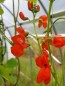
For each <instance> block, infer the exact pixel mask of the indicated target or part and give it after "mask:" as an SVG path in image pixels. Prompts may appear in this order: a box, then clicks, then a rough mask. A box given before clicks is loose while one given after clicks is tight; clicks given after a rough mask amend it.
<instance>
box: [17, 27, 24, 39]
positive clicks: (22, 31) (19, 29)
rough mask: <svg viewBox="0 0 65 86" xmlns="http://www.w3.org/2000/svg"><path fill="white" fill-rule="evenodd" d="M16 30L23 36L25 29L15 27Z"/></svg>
mask: <svg viewBox="0 0 65 86" xmlns="http://www.w3.org/2000/svg"><path fill="white" fill-rule="evenodd" d="M16 31H17V32H18V33H19V34H20V35H21V36H22V37H23V38H25V31H24V29H23V28H22V27H17V28H16Z"/></svg>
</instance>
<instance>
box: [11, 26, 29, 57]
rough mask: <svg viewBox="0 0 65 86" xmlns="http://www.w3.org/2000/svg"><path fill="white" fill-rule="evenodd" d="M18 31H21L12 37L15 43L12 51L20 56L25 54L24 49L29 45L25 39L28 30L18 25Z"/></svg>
mask: <svg viewBox="0 0 65 86" xmlns="http://www.w3.org/2000/svg"><path fill="white" fill-rule="evenodd" d="M16 31H17V32H18V33H19V34H18V35H15V36H13V37H11V39H12V41H13V43H14V45H13V46H12V47H11V53H12V54H13V55H14V56H16V57H20V56H22V55H23V54H24V49H25V48H27V47H28V44H27V42H26V40H25V37H26V32H25V31H24V29H23V28H22V27H17V28H16Z"/></svg>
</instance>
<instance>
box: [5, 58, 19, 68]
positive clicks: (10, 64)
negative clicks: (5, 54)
mask: <svg viewBox="0 0 65 86" xmlns="http://www.w3.org/2000/svg"><path fill="white" fill-rule="evenodd" d="M17 65H18V61H17V60H16V59H14V58H11V59H10V60H8V61H7V66H8V67H10V68H14V67H16V66H17Z"/></svg>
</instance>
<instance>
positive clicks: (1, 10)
mask: <svg viewBox="0 0 65 86" xmlns="http://www.w3.org/2000/svg"><path fill="white" fill-rule="evenodd" d="M3 13H4V11H3V9H2V7H0V15H2V14H3Z"/></svg>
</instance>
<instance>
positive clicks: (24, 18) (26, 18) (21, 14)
mask: <svg viewBox="0 0 65 86" xmlns="http://www.w3.org/2000/svg"><path fill="white" fill-rule="evenodd" d="M19 16H20V18H21V19H22V20H28V17H25V16H24V14H23V13H22V12H20V13H19Z"/></svg>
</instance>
